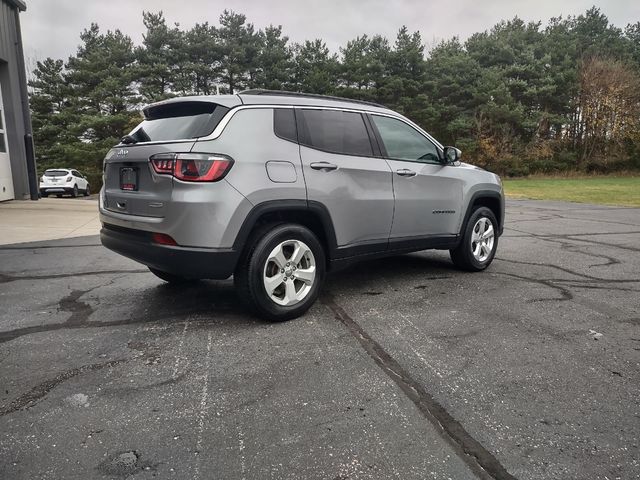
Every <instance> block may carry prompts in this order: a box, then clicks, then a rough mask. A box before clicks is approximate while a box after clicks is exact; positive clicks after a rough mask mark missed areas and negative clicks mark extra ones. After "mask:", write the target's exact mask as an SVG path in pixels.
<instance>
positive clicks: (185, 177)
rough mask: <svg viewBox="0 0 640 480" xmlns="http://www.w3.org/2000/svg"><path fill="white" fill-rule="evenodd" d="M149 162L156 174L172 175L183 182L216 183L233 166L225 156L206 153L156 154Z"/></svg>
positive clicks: (231, 161) (230, 160)
mask: <svg viewBox="0 0 640 480" xmlns="http://www.w3.org/2000/svg"><path fill="white" fill-rule="evenodd" d="M149 161H150V162H151V166H152V167H153V169H154V171H155V172H156V173H158V174H160V175H173V176H174V177H175V178H177V179H178V180H182V181H185V182H216V181H218V180H221V179H222V178H223V177H224V176H225V175H226V174H227V172H228V171H229V170H230V169H231V166H232V165H233V160H232V159H231V158H230V157H227V156H226V155H219V154H206V153H158V154H156V155H152V156H151V157H150V158H149Z"/></svg>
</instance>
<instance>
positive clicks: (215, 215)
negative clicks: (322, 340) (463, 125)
mask: <svg viewBox="0 0 640 480" xmlns="http://www.w3.org/2000/svg"><path fill="white" fill-rule="evenodd" d="M143 113H144V120H143V121H142V123H140V125H138V126H137V127H136V128H135V129H134V130H133V131H132V132H131V133H130V134H129V135H126V136H125V137H123V139H122V141H121V143H120V144H119V145H117V146H116V147H114V148H113V149H112V150H110V151H109V153H108V154H107V156H106V158H105V160H104V187H103V188H102V191H101V192H100V219H101V221H102V223H103V228H102V231H101V238H102V243H103V245H104V246H106V247H107V248H109V249H111V250H113V251H115V252H118V253H120V254H122V255H124V256H126V257H129V258H132V259H134V260H136V261H138V262H140V263H142V264H144V265H147V266H148V267H149V270H151V272H153V273H154V274H155V275H157V276H158V277H160V278H161V279H163V280H165V281H167V282H181V281H185V280H191V279H200V278H212V279H226V278H229V277H230V276H231V275H233V276H234V281H235V285H236V289H237V291H238V293H239V295H240V296H241V298H242V299H243V300H245V301H246V304H247V305H249V306H250V307H251V308H252V309H253V311H254V312H255V313H257V314H258V315H259V316H261V317H263V318H266V319H270V320H286V319H290V318H294V317H297V316H299V315H301V314H303V313H304V312H305V311H306V310H307V309H308V308H309V307H310V306H311V305H312V304H313V303H314V301H315V300H316V298H317V297H318V294H319V292H320V289H321V287H322V283H323V280H324V277H325V272H327V271H328V270H334V269H337V268H339V267H343V266H345V265H349V264H350V263H352V262H354V261H356V260H361V259H370V258H376V257H382V256H388V255H396V254H399V253H405V252H412V251H418V250H424V249H429V248H436V249H447V250H449V251H450V252H451V259H452V260H453V262H454V263H455V264H456V265H457V266H458V267H460V268H463V269H466V270H472V271H479V270H483V269H485V268H486V267H487V266H488V265H489V264H490V263H491V261H492V260H493V257H494V255H495V252H496V248H497V245H498V237H499V235H501V233H502V229H503V224H504V196H503V191H502V184H501V181H500V178H499V177H498V176H497V175H494V174H493V173H490V172H487V171H485V170H482V169H480V168H477V167H474V166H471V165H468V164H465V163H461V162H460V161H459V159H460V151H459V150H458V149H456V148H454V147H444V146H442V145H441V144H440V143H438V141H437V140H435V139H434V138H433V137H431V136H430V135H429V134H428V133H427V132H425V131H424V130H422V129H421V128H420V127H418V126H417V125H416V124H414V123H413V122H411V121H410V120H408V119H407V118H405V117H403V116H402V115H400V114H398V113H396V112H394V111H392V110H389V109H388V108H385V107H383V106H381V105H376V104H372V103H368V102H361V101H355V100H348V99H343V98H334V97H324V96H318V95H307V94H298V93H289V92H274V91H264V90H249V91H245V92H242V93H240V94H237V95H217V96H200V97H182V98H174V99H171V100H167V101H163V102H159V103H155V104H152V105H150V106H148V107H146V108H145V109H144V110H143Z"/></svg>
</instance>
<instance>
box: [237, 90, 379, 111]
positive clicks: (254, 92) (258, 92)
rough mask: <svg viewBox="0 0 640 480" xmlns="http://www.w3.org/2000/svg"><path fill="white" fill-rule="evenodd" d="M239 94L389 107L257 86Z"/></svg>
mask: <svg viewBox="0 0 640 480" xmlns="http://www.w3.org/2000/svg"><path fill="white" fill-rule="evenodd" d="M238 95H277V96H281V97H302V98H320V99H325V100H335V101H338V102H348V103H359V104H361V105H369V106H370V107H380V108H387V107H385V106H384V105H381V104H379V103H374V102H367V101H366V100H354V99H352V98H345V97H336V96H332V95H319V94H317V93H301V92H290V91H285V90H265V89H261V88H255V89H250V90H243V91H242V92H238Z"/></svg>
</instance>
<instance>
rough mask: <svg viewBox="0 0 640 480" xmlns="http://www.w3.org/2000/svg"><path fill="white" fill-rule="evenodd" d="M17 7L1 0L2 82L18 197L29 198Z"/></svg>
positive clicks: (0, 54) (0, 76)
mask: <svg viewBox="0 0 640 480" xmlns="http://www.w3.org/2000/svg"><path fill="white" fill-rule="evenodd" d="M16 11H17V9H16V8H15V7H14V6H12V5H10V4H9V3H7V2H6V1H5V0H0V84H1V90H2V99H3V104H4V115H5V121H6V123H7V125H6V126H5V128H6V131H7V143H8V147H9V158H10V162H11V173H12V176H13V191H14V195H15V198H16V199H25V198H29V179H28V174H27V161H26V152H25V144H24V135H25V127H24V126H25V118H24V115H23V107H22V102H21V90H20V76H19V75H18V68H19V65H20V62H18V49H17V46H16V43H18V42H21V41H22V40H21V39H20V38H18V35H17V28H16V22H15V18H16Z"/></svg>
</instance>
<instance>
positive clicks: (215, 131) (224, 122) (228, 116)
mask: <svg viewBox="0 0 640 480" xmlns="http://www.w3.org/2000/svg"><path fill="white" fill-rule="evenodd" d="M265 108H266V109H275V108H292V109H297V110H338V111H342V112H352V113H365V114H369V115H380V116H382V117H390V118H395V119H396V120H400V121H401V122H404V123H405V124H407V125H408V126H410V127H412V128H413V129H415V130H417V131H418V133H420V134H421V135H423V136H424V137H426V138H427V139H428V140H429V141H430V142H431V143H433V144H435V145H436V147H438V148H439V149H440V150H443V149H444V146H443V145H442V144H441V143H440V142H438V141H437V140H436V139H435V138H433V137H432V136H431V135H430V134H429V133H427V132H426V131H424V130H423V129H422V128H420V127H419V126H418V125H416V124H415V123H413V122H412V121H411V120H409V119H408V118H406V117H404V116H402V115H400V114H398V113H395V112H392V111H390V113H387V112H380V111H377V110H369V109H366V108H344V107H333V106H329V105H327V106H319V105H278V104H265V105H238V106H237V107H233V108H231V109H230V110H229V111H228V112H227V114H226V115H225V116H224V117H223V118H222V120H220V123H218V125H216V128H214V129H213V132H211V133H210V134H209V135H206V136H204V137H194V138H185V139H179V140H171V141H166V140H164V141H163V140H156V141H152V142H137V143H136V144H135V145H158V144H167V143H188V142H206V141H208V140H215V139H217V138H218V137H220V135H222V132H224V129H225V128H226V127H227V125H228V124H229V122H230V121H231V119H232V118H233V117H234V115H235V114H236V113H238V112H240V111H242V110H252V109H265ZM139 127H140V126H139V125H138V126H137V127H136V128H134V129H133V130H132V131H131V132H130V133H129V135H132V134H133V133H134V132H135V131H136V130H137V129H138V128H139ZM119 145H120V144H118V146H119Z"/></svg>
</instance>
